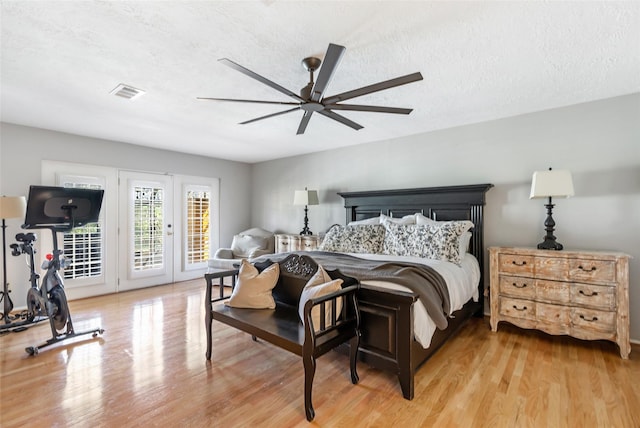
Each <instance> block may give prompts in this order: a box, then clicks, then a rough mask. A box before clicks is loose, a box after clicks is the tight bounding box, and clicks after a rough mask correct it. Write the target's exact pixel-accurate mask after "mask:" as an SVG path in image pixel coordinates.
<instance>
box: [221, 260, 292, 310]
mask: <svg viewBox="0 0 640 428" xmlns="http://www.w3.org/2000/svg"><path fill="white" fill-rule="evenodd" d="M278 276H280V265H279V264H278V263H274V264H272V265H271V266H269V267H268V268H266V269H265V270H263V271H262V272H258V269H257V268H256V267H255V266H253V265H252V264H251V263H249V262H248V261H247V260H244V259H243V260H242V262H241V264H240V272H239V273H238V281H237V282H236V286H235V287H234V289H233V293H231V298H230V299H229V300H228V301H226V302H224V304H225V305H227V306H231V307H234V308H250V309H275V307H276V302H275V300H273V295H272V294H271V290H273V288H274V287H275V286H276V283H277V282H278Z"/></svg>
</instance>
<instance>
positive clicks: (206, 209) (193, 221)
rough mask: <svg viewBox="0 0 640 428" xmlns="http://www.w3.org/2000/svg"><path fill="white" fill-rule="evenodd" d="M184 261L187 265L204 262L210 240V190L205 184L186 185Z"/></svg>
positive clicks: (207, 255) (207, 257) (206, 257)
mask: <svg viewBox="0 0 640 428" xmlns="http://www.w3.org/2000/svg"><path fill="white" fill-rule="evenodd" d="M184 196H185V197H184V200H185V204H186V225H185V229H186V230H185V234H184V236H185V244H186V245H185V248H184V251H185V261H186V265H187V266H190V265H191V266H193V265H197V264H202V263H206V261H207V259H209V248H210V240H211V231H210V216H209V213H210V206H211V190H210V188H209V187H206V186H194V185H188V186H186V190H185V195H184Z"/></svg>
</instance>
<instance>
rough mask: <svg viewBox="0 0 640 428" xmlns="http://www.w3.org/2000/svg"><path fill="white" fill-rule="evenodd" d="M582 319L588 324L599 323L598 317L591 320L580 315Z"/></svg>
mask: <svg viewBox="0 0 640 428" xmlns="http://www.w3.org/2000/svg"><path fill="white" fill-rule="evenodd" d="M580 318H581V319H583V320H585V321H587V322H595V321H598V317H591V318H587V317H585V316H584V315H580Z"/></svg>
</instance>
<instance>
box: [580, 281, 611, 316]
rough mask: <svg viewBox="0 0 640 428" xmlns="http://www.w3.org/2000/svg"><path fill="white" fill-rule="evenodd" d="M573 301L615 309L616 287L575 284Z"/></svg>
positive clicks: (584, 304) (583, 304)
mask: <svg viewBox="0 0 640 428" xmlns="http://www.w3.org/2000/svg"><path fill="white" fill-rule="evenodd" d="M571 302H572V303H575V304H577V305H582V306H590V307H595V308H601V309H607V310H614V309H615V308H616V288H615V287H608V286H606V285H589V284H573V285H572V286H571Z"/></svg>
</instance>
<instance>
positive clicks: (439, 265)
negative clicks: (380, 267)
mask: <svg viewBox="0 0 640 428" xmlns="http://www.w3.org/2000/svg"><path fill="white" fill-rule="evenodd" d="M350 255H351V256H354V257H359V258H362V259H367V260H380V261H383V260H387V261H400V262H411V263H420V264H424V265H428V266H431V267H432V268H433V269H435V270H436V271H437V272H438V273H439V274H440V275H442V277H443V278H444V280H445V282H446V283H447V289H448V290H449V300H450V305H451V312H455V311H457V310H458V309H461V308H462V306H464V304H465V303H466V302H467V301H469V299H471V298H473V300H474V301H475V302H477V301H478V298H479V295H478V284H479V282H480V265H479V264H478V260H477V259H476V258H475V257H474V256H473V255H472V254H469V253H467V254H465V255H464V257H463V259H462V264H461V266H458V265H456V264H455V263H450V262H445V261H441V260H431V259H422V258H418V257H403V256H389V255H383V254H353V253H352V254H350ZM362 283H363V284H368V285H374V286H377V287H383V288H388V289H393V290H402V291H408V292H411V290H410V289H408V288H407V287H404V286H402V285H398V284H394V283H390V282H386V281H375V280H373V281H363V282H362ZM448 315H451V313H449V314H448ZM413 330H414V335H415V338H416V340H417V341H418V343H420V345H422V347H423V348H425V349H426V348H428V347H429V346H430V345H431V338H432V337H433V334H434V333H435V331H436V325H435V323H434V322H433V320H432V319H431V317H429V315H428V314H427V310H426V309H425V307H424V305H423V304H422V303H421V302H420V300H418V301H417V302H416V303H415V304H414V308H413Z"/></svg>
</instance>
